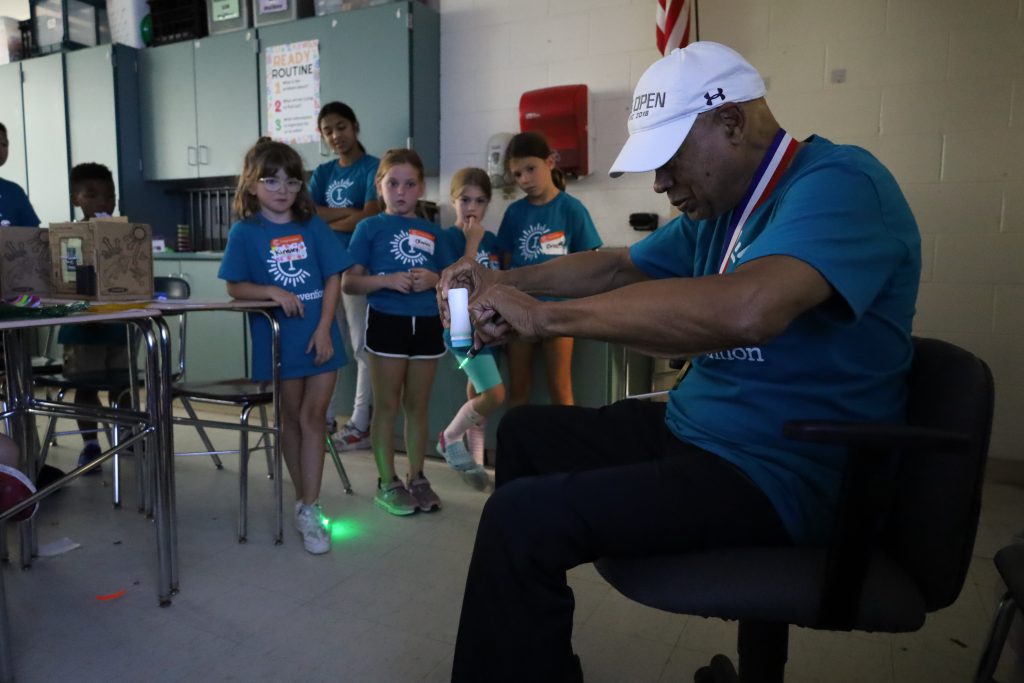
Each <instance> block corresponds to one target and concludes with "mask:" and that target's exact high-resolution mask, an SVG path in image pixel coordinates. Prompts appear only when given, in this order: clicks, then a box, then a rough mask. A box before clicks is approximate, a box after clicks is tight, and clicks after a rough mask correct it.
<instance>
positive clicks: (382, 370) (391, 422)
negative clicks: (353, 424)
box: [367, 353, 409, 484]
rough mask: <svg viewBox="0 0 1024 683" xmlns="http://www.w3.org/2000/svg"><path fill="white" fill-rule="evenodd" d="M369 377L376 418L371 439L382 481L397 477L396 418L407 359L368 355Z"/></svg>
mask: <svg viewBox="0 0 1024 683" xmlns="http://www.w3.org/2000/svg"><path fill="white" fill-rule="evenodd" d="M367 355H368V358H367V360H368V361H369V366H370V379H371V380H372V381H373V419H372V420H370V441H371V442H372V444H373V457H374V459H375V460H376V461H377V473H378V474H379V475H380V480H381V482H382V483H385V484H386V483H387V482H389V481H391V480H392V479H393V478H394V477H395V418H396V417H397V415H398V406H399V403H400V401H401V399H402V384H403V383H404V381H405V370H406V366H407V365H408V364H409V359H408V358H390V357H388V356H379V355H377V354H375V353H370V354H367Z"/></svg>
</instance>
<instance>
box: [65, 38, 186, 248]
mask: <svg viewBox="0 0 1024 683" xmlns="http://www.w3.org/2000/svg"><path fill="white" fill-rule="evenodd" d="M138 57H139V51H138V50H135V49H133V48H130V47H127V46H124V45H101V46H99V47H94V48H89V49H86V50H76V51H74V52H68V53H65V55H64V69H65V76H66V82H67V86H66V90H67V120H68V136H69V140H68V150H69V155H70V166H71V167H72V168H73V167H74V166H76V165H77V164H81V163H85V162H95V163H100V164H104V165H105V166H106V167H107V168H109V169H110V172H111V173H112V174H113V176H114V187H115V188H117V205H118V210H119V213H120V214H121V215H122V216H128V217H129V218H131V219H132V220H134V221H140V222H144V223H149V224H150V225H151V226H152V227H153V230H154V234H156V235H167V234H168V233H169V232H170V231H173V230H174V225H175V224H176V223H177V220H176V219H175V218H174V217H175V216H176V214H177V212H178V204H177V203H176V201H175V200H174V198H173V197H171V196H169V195H167V193H165V192H163V190H162V189H161V188H158V187H154V186H153V185H150V184H148V183H145V182H144V181H143V179H142V175H141V171H142V151H141V148H140V141H139V124H138V122H139V93H138V76H137V72H138V69H137V61H138ZM74 212H75V213H74V219H75V220H78V219H79V218H81V217H82V213H81V210H79V209H74ZM171 234H173V233H171Z"/></svg>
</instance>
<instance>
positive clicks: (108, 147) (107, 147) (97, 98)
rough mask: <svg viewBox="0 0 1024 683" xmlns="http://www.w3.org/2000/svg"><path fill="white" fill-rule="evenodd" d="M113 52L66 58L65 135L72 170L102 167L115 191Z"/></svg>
mask: <svg viewBox="0 0 1024 683" xmlns="http://www.w3.org/2000/svg"><path fill="white" fill-rule="evenodd" d="M113 51H114V50H113V47H112V46H110V45H102V46H100V47H94V48H89V49H87V50H77V51H75V52H69V53H67V54H66V55H65V68H66V69H67V93H68V132H69V136H70V145H69V149H70V151H71V166H72V167H74V166H76V165H77V164H81V163H85V162H95V163H98V164H103V165H104V166H106V167H107V168H109V169H110V172H111V173H112V174H113V175H114V187H120V183H119V182H118V175H119V173H118V171H119V169H118V163H117V151H118V139H117V117H116V115H115V111H114V102H115V95H114V65H113ZM118 199H120V197H118ZM74 212H75V216H74V218H75V219H76V220H77V219H78V218H80V217H81V209H74Z"/></svg>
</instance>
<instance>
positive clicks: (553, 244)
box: [540, 230, 569, 256]
mask: <svg viewBox="0 0 1024 683" xmlns="http://www.w3.org/2000/svg"><path fill="white" fill-rule="evenodd" d="M540 253H542V254H544V255H545V256H563V255H565V254H568V253H569V252H568V251H567V248H566V244H565V233H564V232H562V231H561V230H559V231H558V232H549V233H548V234H547V235H541V237H540Z"/></svg>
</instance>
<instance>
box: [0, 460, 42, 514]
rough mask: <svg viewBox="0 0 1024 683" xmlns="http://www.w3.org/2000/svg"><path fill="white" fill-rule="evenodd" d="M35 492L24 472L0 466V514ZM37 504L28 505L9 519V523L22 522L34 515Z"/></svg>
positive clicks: (37, 507) (7, 466)
mask: <svg viewBox="0 0 1024 683" xmlns="http://www.w3.org/2000/svg"><path fill="white" fill-rule="evenodd" d="M35 492H36V487H35V485H34V484H33V483H32V481H31V480H30V479H29V478H28V477H26V476H25V474H24V472H21V471H20V470H17V469H15V468H13V467H10V466H9V465H0V512H3V511H5V510H9V509H10V508H12V507H14V506H15V505H17V504H18V503H20V502H21V501H23V500H25V499H26V498H28V497H29V496H31V495H32V494H33V493H35ZM38 509H39V503H36V504H35V505H30V506H28V507H27V508H25V509H24V510H22V511H21V512H19V513H18V514H16V515H14V516H13V517H11V518H10V520H9V521H11V522H24V521H25V520H26V519H29V518H31V517H32V515H34V514H35V513H36V510H38Z"/></svg>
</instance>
